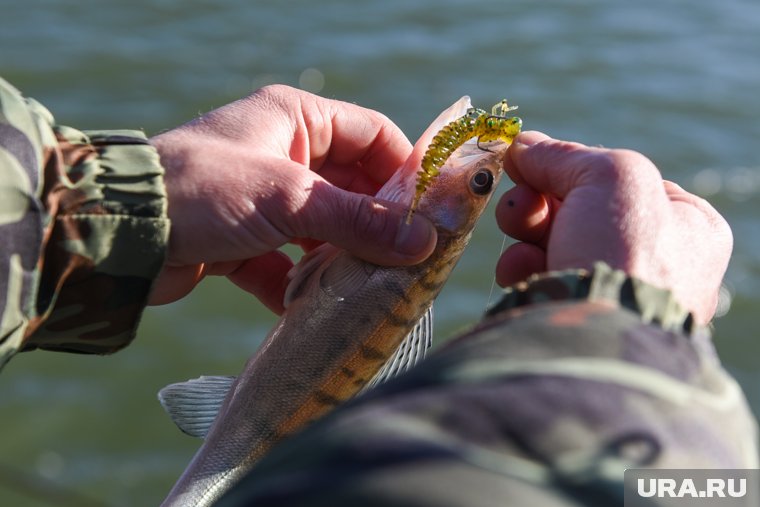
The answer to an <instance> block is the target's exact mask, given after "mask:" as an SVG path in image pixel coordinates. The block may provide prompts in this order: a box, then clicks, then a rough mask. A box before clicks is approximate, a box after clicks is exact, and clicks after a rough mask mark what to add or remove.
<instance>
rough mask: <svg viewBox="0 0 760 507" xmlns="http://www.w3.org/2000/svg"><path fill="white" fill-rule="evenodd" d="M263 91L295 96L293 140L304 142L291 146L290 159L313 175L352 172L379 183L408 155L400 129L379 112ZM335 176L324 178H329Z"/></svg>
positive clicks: (409, 148) (280, 90) (283, 90)
mask: <svg viewBox="0 0 760 507" xmlns="http://www.w3.org/2000/svg"><path fill="white" fill-rule="evenodd" d="M268 88H273V89H274V91H273V93H288V94H292V93H297V94H298V95H299V99H300V104H301V109H300V111H296V114H299V113H300V118H295V124H296V132H295V139H296V140H298V139H299V138H306V139H307V140H308V142H307V143H298V142H294V143H293V144H292V146H291V153H290V157H291V159H292V160H294V161H296V162H299V163H301V164H304V165H307V166H309V167H310V168H311V169H313V170H316V171H318V172H321V171H323V170H327V171H330V170H331V169H332V170H333V172H335V170H334V169H335V167H337V168H339V169H345V168H351V169H352V170H354V171H361V172H362V173H363V174H364V175H366V176H367V177H369V178H370V179H372V180H373V181H374V182H375V183H376V184H383V183H385V182H386V181H387V180H388V179H389V178H390V177H391V176H392V175H393V173H394V172H395V171H396V169H398V168H399V167H400V166H401V165H402V164H403V163H404V161H405V160H406V159H407V157H408V156H409V154H410V153H411V151H412V146H411V143H410V142H409V140H408V139H407V138H406V136H405V135H404V133H403V132H402V131H401V129H400V128H399V127H398V126H396V125H395V124H394V123H393V122H392V121H391V120H389V119H388V118H387V117H386V116H385V115H383V114H382V113H379V112H377V111H373V110H371V109H367V108H364V107H361V106H358V105H356V104H350V103H348V102H343V101H339V100H330V99H325V98H322V97H319V96H317V95H313V94H310V93H306V92H302V91H299V90H293V89H288V88H286V87H268ZM264 90H265V91H266V90H267V89H264ZM260 92H261V91H260ZM257 93H259V92H257ZM323 166H324V167H323ZM334 176H335V175H334V174H328V175H326V177H327V178H328V179H331V178H332V177H334Z"/></svg>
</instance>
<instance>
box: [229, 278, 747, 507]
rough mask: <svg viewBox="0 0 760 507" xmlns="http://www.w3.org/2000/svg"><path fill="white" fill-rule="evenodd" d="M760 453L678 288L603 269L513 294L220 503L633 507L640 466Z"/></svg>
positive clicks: (289, 445) (289, 446)
mask: <svg viewBox="0 0 760 507" xmlns="http://www.w3.org/2000/svg"><path fill="white" fill-rule="evenodd" d="M757 444H758V441H757V427H756V423H755V419H754V418H753V416H752V414H751V413H750V411H749V408H748V405H747V402H746V400H745V398H744V396H743V394H742V392H741V389H740V388H739V386H738V384H737V383H736V382H735V380H734V379H733V378H731V377H730V376H729V375H728V374H727V373H726V371H724V370H723V368H721V366H720V363H719V361H718V359H717V356H716V354H715V351H714V349H713V347H712V344H711V341H710V336H709V334H708V333H707V331H706V330H705V329H702V328H697V327H695V326H694V325H693V322H692V319H691V316H690V315H689V314H688V313H687V312H684V311H682V310H681V309H680V307H679V306H678V304H677V303H675V301H673V299H672V297H671V296H670V293H669V292H668V291H665V290H661V289H657V288H654V287H652V286H650V285H648V284H645V283H641V282H639V281H637V280H635V279H632V278H629V277H627V276H626V275H625V274H624V273H622V272H620V271H613V270H611V269H610V268H609V267H607V266H605V265H597V266H596V268H595V269H594V271H593V272H591V273H586V272H584V271H580V270H574V271H570V272H562V273H550V274H547V275H544V276H540V277H535V278H533V279H531V280H529V281H527V282H525V283H521V284H519V285H518V286H516V287H514V288H512V289H509V290H507V292H506V294H505V295H504V298H503V299H502V301H501V302H500V303H499V304H497V305H496V306H495V307H494V308H493V309H491V310H490V311H489V312H488V314H487V315H486V316H485V317H484V319H483V320H482V322H481V323H480V324H479V325H478V326H476V327H475V328H474V329H472V330H471V331H469V332H466V333H464V334H462V335H460V336H459V337H457V338H455V339H454V340H452V341H450V342H448V343H447V344H446V345H444V346H443V347H441V348H439V349H438V350H436V351H435V352H434V353H433V354H431V355H430V357H428V358H427V359H426V360H425V361H424V362H422V363H421V364H420V365H418V366H417V367H415V368H414V369H412V370H410V371H409V372H408V373H407V374H405V375H403V376H401V377H398V378H396V379H394V380H392V381H390V382H388V383H386V384H383V385H381V386H379V387H377V388H375V389H373V390H372V391H370V392H368V393H367V394H365V395H364V396H361V397H359V398H356V399H354V400H353V401H352V402H349V403H348V404H346V405H344V406H342V407H340V408H338V409H337V410H336V411H335V412H333V413H332V414H331V415H329V416H327V417H325V418H324V419H322V420H320V421H318V422H316V423H315V424H313V425H312V426H310V427H309V428H307V429H306V430H305V431H303V432H301V433H300V434H297V435H295V436H293V437H291V438H290V439H287V440H285V441H283V442H282V443H281V444H279V445H278V446H277V447H275V448H274V449H273V450H272V451H271V452H270V453H269V454H267V455H266V456H264V458H262V460H261V461H260V462H259V463H258V464H257V465H256V466H255V467H254V468H253V469H252V470H251V472H250V473H249V474H248V475H247V476H246V477H244V479H243V480H242V481H240V482H238V483H237V484H236V485H235V486H234V487H233V488H232V489H231V490H230V491H229V492H228V493H227V494H226V495H225V496H224V497H222V498H221V499H220V501H219V502H217V503H216V504H215V505H217V506H219V507H242V506H248V505H256V506H258V507H266V506H280V505H288V506H291V507H306V506H308V507H322V506H325V507H326V506H353V505H361V506H363V507H379V506H391V505H392V506H394V507H442V506H443V507H494V506H503V507H523V506H534V505H535V506H542V507H559V506H564V507H570V506H622V505H623V503H624V502H623V497H624V485H623V474H624V471H625V470H626V469H628V468H647V469H651V468H654V469H657V468H662V469H669V468H670V469H672V468H676V469H684V468H689V469H690V468H758V452H757ZM668 500H669V499H667V498H665V501H666V502H667V501H668ZM642 501H645V502H646V503H645V505H651V506H654V505H661V504H659V503H657V500H656V499H655V501H652V502H650V499H642ZM639 505H644V504H639ZM662 505H671V504H670V503H666V504H662ZM673 505H675V504H673ZM679 505H681V504H679ZM690 505H691V504H690ZM695 505H696V504H695ZM700 505H701V504H700ZM733 505H735V504H733Z"/></svg>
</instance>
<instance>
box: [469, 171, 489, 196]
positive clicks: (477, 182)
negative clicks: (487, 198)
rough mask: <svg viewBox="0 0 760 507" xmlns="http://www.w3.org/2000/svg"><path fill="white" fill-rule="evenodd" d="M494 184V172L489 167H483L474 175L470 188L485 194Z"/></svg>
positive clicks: (479, 193)
mask: <svg viewBox="0 0 760 507" xmlns="http://www.w3.org/2000/svg"><path fill="white" fill-rule="evenodd" d="M492 186H493V173H492V172H491V171H489V170H488V169H481V170H480V171H478V172H476V173H475V174H473V175H472V178H471V179H470V188H471V189H472V191H473V192H475V193H476V194H478V195H485V194H487V193H488V192H490V191H491V187H492Z"/></svg>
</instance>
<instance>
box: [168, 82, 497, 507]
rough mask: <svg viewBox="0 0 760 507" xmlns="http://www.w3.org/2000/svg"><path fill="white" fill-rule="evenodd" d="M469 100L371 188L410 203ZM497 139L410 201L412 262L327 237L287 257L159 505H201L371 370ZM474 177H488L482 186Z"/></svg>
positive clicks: (440, 278)
mask: <svg viewBox="0 0 760 507" xmlns="http://www.w3.org/2000/svg"><path fill="white" fill-rule="evenodd" d="M469 107H470V103H469V98H468V97H463V98H462V99H460V100H459V101H458V102H457V103H455V104H454V105H452V106H451V107H450V108H449V109H447V110H446V111H444V112H443V113H442V114H441V115H440V116H439V117H438V118H437V119H436V121H435V122H433V124H432V125H431V126H430V127H429V128H428V129H427V130H426V132H425V133H424V134H423V135H422V136H421V138H420V140H419V141H418V142H417V144H416V145H415V148H414V150H413V152H412V154H411V155H410V157H409V159H408V160H407V162H406V163H405V164H404V166H403V167H402V168H401V169H399V171H397V173H396V174H395V175H394V177H393V178H391V180H390V181H389V182H388V183H387V184H386V185H385V186H384V187H383V189H381V191H380V193H379V194H378V196H377V197H378V198H381V199H386V200H391V201H396V202H402V203H410V202H411V200H412V198H413V195H414V191H415V180H416V173H417V171H418V170H419V168H420V162H421V160H422V155H423V153H424V151H425V149H426V148H427V146H428V144H429V143H430V141H431V139H432V138H433V136H434V135H435V134H436V133H437V132H438V130H440V129H441V128H442V126H444V125H446V124H447V123H448V122H450V121H452V120H453V119H455V118H457V117H459V116H461V115H462V114H464V112H466V110H467V109H468V108H469ZM506 147H507V145H506V143H504V142H501V141H500V142H496V143H490V144H489V145H488V151H485V150H483V149H480V148H478V147H477V146H476V144H475V142H472V143H466V144H464V145H463V146H462V147H460V148H459V149H458V150H457V151H456V152H454V153H453V154H452V156H451V157H450V159H449V160H448V161H447V162H446V164H445V165H444V166H443V167H442V170H441V175H440V176H439V177H438V178H437V179H436V181H435V182H434V184H432V185H431V186H430V188H428V189H427V191H426V193H425V195H424V196H423V198H422V200H421V201H420V203H419V208H418V212H419V213H422V214H424V215H425V216H426V217H427V218H429V219H430V220H431V221H432V222H433V223H434V224H435V226H436V229H437V231H438V243H437V245H436V248H435V250H434V252H433V254H432V255H431V256H430V257H429V258H428V259H426V260H425V261H423V262H422V263H420V264H417V265H415V266H405V267H384V266H382V267H381V266H376V265H373V264H370V263H368V262H366V261H363V260H361V259H358V258H356V257H354V256H353V255H351V254H349V253H348V252H346V251H343V250H340V249H338V248H335V247H333V246H331V245H323V246H321V247H320V248H318V249H316V250H314V251H313V252H311V253H309V254H308V255H307V256H305V257H304V259H302V261H301V262H300V263H299V264H298V265H297V266H296V268H294V269H295V274H294V276H293V279H292V281H291V283H290V286H289V287H288V291H287V295H286V300H287V307H286V311H285V312H284V314H283V315H282V317H281V318H280V320H279V321H278V322H277V324H276V325H275V327H274V328H273V329H272V331H271V332H270V333H269V335H268V336H267V338H266V340H265V341H264V343H263V344H262V346H261V347H260V348H259V350H258V351H257V352H256V354H255V355H254V356H253V357H252V358H251V359H250V360H249V361H248V363H247V364H246V366H245V369H244V371H243V372H242V373H241V374H240V376H239V377H238V378H237V379H236V380H235V381H234V382H233V383H232V385H231V388H230V389H229V391H228V392H227V394H226V398H224V401H223V403H222V404H221V408H220V409H219V413H218V416H216V418H215V420H214V423H213V425H212V426H211V428H210V430H209V432H208V434H207V435H206V438H205V441H204V443H203V445H202V446H201V448H200V449H199V450H198V452H197V453H196V455H195V457H194V458H193V460H192V461H191V463H190V464H189V465H188V467H187V469H186V470H185V472H184V474H183V475H182V477H181V478H180V480H179V481H178V482H177V484H176V485H175V486H174V488H173V489H172V491H171V492H170V494H169V496H168V497H167V499H166V500H165V502H164V504H163V505H166V506H179V505H182V506H187V505H195V506H206V505H211V504H212V503H213V502H214V501H215V500H217V499H218V498H219V497H220V496H221V495H222V494H223V493H224V492H225V491H227V490H228V489H229V488H230V487H231V486H232V484H234V483H235V482H236V481H237V480H239V478H240V477H242V476H243V475H244V474H245V473H247V472H248V471H249V470H250V469H251V467H252V466H253V465H254V464H255V462H256V461H257V460H258V459H259V458H260V457H261V456H263V455H264V454H265V453H266V452H267V451H268V450H269V449H270V448H271V446H273V445H274V444H276V443H277V442H278V441H280V440H281V439H283V438H286V437H287V436H288V435H291V434H293V433H294V432H297V431H299V430H301V429H302V428H304V427H305V426H306V425H308V424H309V423H310V422H311V421H313V420H315V419H317V418H319V417H321V416H322V415H324V414H326V413H328V412H329V411H330V410H332V409H333V408H334V407H335V406H336V405H338V404H340V403H341V402H343V401H344V400H346V399H348V398H350V397H352V396H354V395H355V394H356V393H357V392H359V391H361V390H362V389H363V388H365V387H366V386H367V385H368V383H369V382H370V381H371V380H372V379H373V378H375V377H376V376H377V374H378V371H380V370H381V368H382V367H383V365H384V364H387V363H388V361H389V358H391V356H393V354H394V352H396V351H397V350H398V349H399V346H400V345H401V344H402V342H403V341H404V339H405V337H407V336H409V334H410V332H412V331H413V330H414V328H415V326H416V325H417V323H418V322H419V321H420V319H421V318H422V317H424V316H425V315H426V312H428V310H429V309H430V307H431V304H432V302H433V300H434V299H435V297H436V296H437V295H438V293H439V291H440V289H441V288H442V286H443V285H444V283H445V282H446V280H447V279H448V277H449V275H450V274H451V271H452V269H453V268H454V266H455V264H456V263H457V261H458V260H459V258H460V257H461V254H462V252H463V251H464V249H465V247H466V245H467V242H468V241H469V238H470V235H471V233H472V230H473V228H474V226H475V223H476V222H477V220H478V218H479V217H480V215H481V214H482V212H483V211H484V209H485V207H486V204H487V203H488V200H489V198H490V196H491V193H492V191H493V189H495V187H496V183H497V182H498V178H499V175H500V167H501V160H502V158H503V156H504V152H505V150H506ZM485 183H489V184H488V185H487V188H486V187H484V184H485Z"/></svg>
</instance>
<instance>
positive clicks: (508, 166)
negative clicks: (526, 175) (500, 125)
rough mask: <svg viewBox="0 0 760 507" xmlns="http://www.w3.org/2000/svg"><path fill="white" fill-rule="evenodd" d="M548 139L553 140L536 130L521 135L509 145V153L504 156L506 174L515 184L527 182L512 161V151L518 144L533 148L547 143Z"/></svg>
mask: <svg viewBox="0 0 760 507" xmlns="http://www.w3.org/2000/svg"><path fill="white" fill-rule="evenodd" d="M547 139H551V138H550V137H549V136H547V135H546V134H544V133H542V132H538V131H536V130H528V131H525V132H522V133H520V134H519V135H518V136H517V137H515V138H514V140H513V141H512V144H510V145H509V148H508V149H507V153H506V154H505V155H504V172H505V173H507V176H509V178H510V179H511V180H512V181H513V182H515V184H517V185H519V184H522V183H525V180H524V179H523V177H522V175H521V174H520V171H519V170H518V169H517V168H516V167H515V165H514V162H513V161H512V155H511V151H512V150H513V149H514V146H516V145H517V144H522V145H526V146H532V145H534V144H536V143H539V142H541V141H546V140H547Z"/></svg>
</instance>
